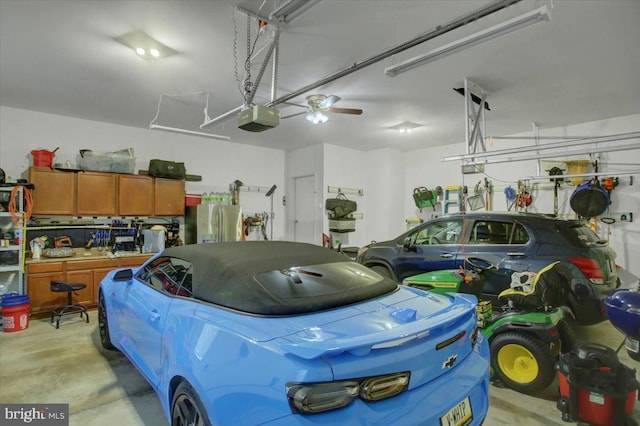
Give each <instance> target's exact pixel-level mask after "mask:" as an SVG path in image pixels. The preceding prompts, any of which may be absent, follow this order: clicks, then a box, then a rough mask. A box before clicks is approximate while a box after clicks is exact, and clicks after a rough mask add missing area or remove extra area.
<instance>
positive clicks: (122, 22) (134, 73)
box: [0, 0, 640, 150]
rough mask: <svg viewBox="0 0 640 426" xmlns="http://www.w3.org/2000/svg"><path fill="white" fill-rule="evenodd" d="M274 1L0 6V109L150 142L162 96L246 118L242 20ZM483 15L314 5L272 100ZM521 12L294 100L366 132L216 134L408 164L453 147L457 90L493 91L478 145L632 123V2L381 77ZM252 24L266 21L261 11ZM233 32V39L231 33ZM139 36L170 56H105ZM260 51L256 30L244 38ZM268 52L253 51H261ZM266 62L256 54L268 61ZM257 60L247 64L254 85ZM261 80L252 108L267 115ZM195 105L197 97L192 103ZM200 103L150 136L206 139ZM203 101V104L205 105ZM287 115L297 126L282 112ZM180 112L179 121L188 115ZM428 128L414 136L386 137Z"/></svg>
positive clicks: (6, 2)
mask: <svg viewBox="0 0 640 426" xmlns="http://www.w3.org/2000/svg"><path fill="white" fill-rule="evenodd" d="M280 3H282V1H275V0H265V1H262V0H252V1H240V2H239V1H230V0H215V1H213V0H212V1H204V0H200V1H197V0H163V1H151V0H149V1H146V0H139V1H95V0H92V1H90V0H84V1H83V0H65V1H63V0H48V1H42V0H20V1H17V0H0V104H2V105H4V106H9V107H15V108H23V109H28V110H35V111H41V112H47V113H51V114H59V115H66V116H72V117H79V118H84V119H88V120H97V121H104V122H108V123H117V124H121V125H126V126H134V127H141V128H148V127H149V124H150V122H151V120H152V119H153V118H154V116H155V115H156V109H157V107H158V101H159V99H160V95H161V94H174V95H186V94H193V93H197V92H202V91H204V92H207V93H208V94H209V108H208V112H209V116H210V117H211V118H213V117H216V116H218V115H219V114H222V113H224V112H227V111H228V110H230V109H233V108H235V107H238V106H240V105H241V104H242V101H243V98H242V95H241V92H240V90H239V85H238V83H237V82H236V79H235V77H234V53H233V52H234V50H233V46H234V33H236V32H237V42H236V43H237V56H238V65H237V69H238V72H239V73H240V78H242V77H243V71H244V67H243V62H244V58H245V52H246V16H245V15H244V14H242V13H240V12H238V11H235V12H234V5H236V4H240V5H242V6H244V7H245V8H247V9H251V10H253V11H257V10H260V13H261V14H262V15H265V16H266V15H268V14H269V13H270V11H272V10H273V9H274V8H275V6H276V5H277V4H280ZM487 3H488V2H485V1H466V0H465V1H454V0H451V1H435V0H430V1H426V0H414V1H405V0H395V1H391V0H387V1H382V0H372V1H367V0H340V1H338V0H324V1H323V2H321V3H320V4H318V5H316V6H314V7H313V8H311V9H310V10H309V11H307V12H306V13H305V14H304V15H303V16H301V17H300V18H298V19H297V20H295V21H294V22H293V23H292V24H290V25H289V26H288V27H287V28H286V29H285V30H284V32H283V33H282V35H281V42H280V55H279V67H278V84H277V96H282V95H285V94H286V93H290V92H292V91H296V90H298V89H300V88H302V87H304V86H307V85H309V84H311V83H314V82H316V81H318V80H320V79H322V78H323V77H326V76H327V75H329V74H331V73H333V72H335V71H338V70H341V69H345V68H346V67H349V66H351V65H352V64H354V63H356V62H360V61H362V60H364V59H368V58H370V57H372V56H374V55H376V54H378V53H381V52H383V51H385V50H387V49H389V48H391V47H394V46H397V45H399V44H401V43H403V42H405V41H407V40H410V39H412V38H414V37H415V36H417V35H419V34H422V33H426V32H428V31H431V30H433V29H434V28H436V27H437V26H438V25H443V24H447V23H448V22H450V21H452V20H454V19H455V18H458V17H461V16H463V15H466V14H468V13H470V12H472V11H474V10H476V9H478V8H480V7H481V6H483V5H485V4H487ZM542 4H545V3H544V2H541V1H533V0H523V1H522V2H520V3H517V4H515V5H512V6H509V7H508V8H506V9H504V10H502V11H500V12H497V13H495V14H493V15H491V16H489V17H486V18H483V19H482V20H480V21H477V22H473V23H471V24H469V25H467V26H465V27H463V28H460V29H458V30H455V31H453V32H451V33H449V34H445V35H443V36H440V37H437V38H435V39H433V40H430V41H428V42H425V43H423V44H421V45H419V46H416V47H413V48H411V49H409V50H407V51H405V52H403V53H401V54H398V55H396V56H395V57H390V58H387V59H384V60H382V61H380V62H378V63H376V64H374V65H371V66H369V67H367V68H365V69H362V70H360V71H357V72H354V73H352V74H350V75H348V76H346V77H343V78H341V79H338V80H336V81H334V82H332V83H330V84H327V85H325V86H323V87H319V88H317V89H315V90H313V91H311V92H309V93H305V94H304V95H301V96H299V97H298V98H296V99H293V100H292V102H295V103H298V104H304V103H305V99H304V98H305V96H306V95H309V94H312V93H324V94H335V95H338V96H340V97H341V98H342V100H341V101H340V102H339V103H338V104H336V105H335V106H336V107H344V108H362V109H364V114H362V115H361V116H353V115H344V114H332V115H331V117H330V121H329V122H327V123H325V124H323V125H313V124H312V123H309V122H308V121H306V120H305V119H304V115H301V116H298V117H294V118H289V119H285V120H282V121H281V123H280V125H279V126H278V127H277V128H275V129H271V130H268V131H265V132H261V133H251V132H246V131H243V130H240V129H238V128H237V124H236V120H235V118H234V119H231V120H229V121H226V122H225V123H224V124H222V125H219V126H216V127H214V128H212V129H210V132H211V133H215V134H220V135H227V136H230V137H231V140H232V141H233V142H234V143H246V144H252V145H260V146H265V147H273V148H278V149H286V150H290V149H295V148H300V147H304V146H308V145H312V144H317V143H330V144H335V145H341V146H345V147H352V148H358V149H364V150H367V149H377V148H383V147H392V148H397V149H401V150H413V149H419V148H425V147H429V146H436V145H444V144H449V143H455V142H462V141H464V138H465V130H464V126H465V119H464V98H463V97H462V96H460V95H459V94H457V93H455V92H454V91H453V90H452V89H453V88H454V87H460V86H461V85H462V83H463V81H464V78H465V77H467V78H469V79H470V80H472V81H474V82H475V83H477V84H478V85H480V86H482V87H483V88H484V89H485V90H486V91H488V92H489V93H490V94H491V96H490V98H489V104H490V107H491V111H490V112H488V113H487V115H486V126H487V134H491V135H508V134H514V133H519V132H527V131H530V130H531V129H532V123H536V124H537V125H538V126H539V127H540V128H541V129H545V128H551V127H557V126H564V125H570V124H575V123H581V122H587V121H594V120H599V119H605V118H610V117H617V116H624V115H630V114H637V113H640V53H639V52H640V50H639V47H638V46H639V45H640V25H639V24H638V22H640V1H638V0H593V1H578V0H576V1H570V0H561V1H555V2H554V3H553V10H552V11H551V20H550V22H546V23H540V24H536V25H534V26H531V27H529V28H526V29H523V30H521V31H519V32H516V33H513V34H510V35H508V36H505V37H502V38H500V39H497V40H493V41H491V42H488V43H486V44H483V45H480V46H476V47H473V48H470V49H468V50H466V51H464V52H460V53H457V54H454V55H451V56H449V57H446V58H443V59H441V60H439V61H437V62H433V63H430V64H427V65H425V66H422V67H419V68H416V69H414V70H412V71H409V72H407V73H405V74H402V75H399V76H397V77H395V78H390V77H388V76H386V75H385V74H384V68H385V67H387V66H389V65H391V64H393V63H397V62H400V61H402V60H404V59H407V58H409V57H412V56H415V55H418V54H420V53H423V52H426V51H429V50H432V49H434V48H436V47H438V46H440V45H442V44H444V43H447V42H449V41H452V40H455V39H458V38H460V37H463V36H465V35H467V34H470V33H472V32H475V31H478V30H480V29H482V28H486V27H488V26H490V25H493V24H495V23H497V22H501V21H503V20H505V19H508V18H511V17H513V16H516V15H519V14H521V13H524V12H527V11H529V10H532V9H533V8H536V7H538V6H540V5H542ZM261 6H262V8H261V9H260V7H261ZM234 20H235V22H236V24H237V31H236V32H234V25H233V23H234ZM135 30H142V31H145V32H146V33H147V34H149V35H151V36H152V37H155V38H156V39H158V40H160V41H161V42H163V43H164V44H166V45H167V46H169V47H171V48H172V49H174V50H176V51H178V52H179V53H178V54H177V55H175V56H172V57H169V58H167V59H164V60H159V61H156V62H147V61H144V60H142V59H140V58H138V57H136V56H135V55H134V54H133V52H132V51H131V50H129V49H127V48H126V47H125V46H123V45H121V44H119V43H118V42H116V41H114V40H113V39H114V38H115V37H118V36H121V35H123V34H125V33H128V32H131V31H135ZM252 36H255V30H254V31H253V32H252ZM265 41H266V38H265V37H261V39H259V40H258V44H257V46H258V48H259V47H260V46H263V45H264V43H265ZM265 51H266V49H265ZM261 59H262V56H259V57H258V58H256V59H255V60H254V61H253V62H252V67H251V69H252V71H251V73H252V76H253V78H255V76H256V75H257V74H258V69H259V67H260V63H261ZM270 92H271V66H269V67H267V72H266V73H265V75H264V77H263V80H262V83H261V84H260V86H259V88H258V92H257V96H256V99H255V101H256V102H257V103H266V102H267V101H269V100H270V96H271V95H270ZM200 98H202V97H200ZM195 99H196V97H190V96H186V97H185V96H182V97H180V98H165V101H166V102H163V105H162V108H161V109H160V119H161V120H160V121H159V124H162V125H166V126H171V127H182V128H189V129H192V130H200V129H199V128H198V125H199V124H201V123H202V122H203V121H204V114H203V105H199V104H198V103H194V102H193V101H194V100H195ZM200 100H202V99H200ZM278 108H279V109H280V110H281V114H282V115H288V114H292V113H295V112H299V111H302V110H301V109H300V108H299V107H296V106H287V105H284V104H281V105H279V106H278ZM185 111H186V113H185ZM403 121H412V122H415V123H418V124H420V125H422V126H423V127H420V128H419V129H416V130H415V131H414V132H413V133H412V134H409V135H400V134H397V133H395V132H393V131H392V130H389V129H388V128H389V127H391V126H395V125H397V124H399V123H400V122H403Z"/></svg>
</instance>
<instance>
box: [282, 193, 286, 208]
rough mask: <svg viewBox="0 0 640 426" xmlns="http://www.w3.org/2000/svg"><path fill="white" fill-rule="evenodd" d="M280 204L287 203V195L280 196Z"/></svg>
mask: <svg viewBox="0 0 640 426" xmlns="http://www.w3.org/2000/svg"><path fill="white" fill-rule="evenodd" d="M282 205H283V206H286V205H287V196H286V195H284V196H282Z"/></svg>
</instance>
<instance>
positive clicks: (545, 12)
mask: <svg viewBox="0 0 640 426" xmlns="http://www.w3.org/2000/svg"><path fill="white" fill-rule="evenodd" d="M549 11H550V9H549V8H548V7H547V6H546V5H545V6H542V7H540V8H538V9H535V10H532V11H531V12H528V13H525V14H523V15H520V16H517V17H515V18H513V19H509V20H507V21H504V22H502V23H500V24H497V25H494V26H492V27H489V28H487V29H484V30H482V31H478V32H477V33H474V34H471V35H469V36H467V37H463V38H461V39H460V40H457V41H454V42H451V43H448V44H445V45H444V46H441V47H439V48H437V49H434V50H432V51H430V52H427V53H425V54H422V55H418V56H414V57H413V58H410V59H407V60H406V61H404V62H400V63H399V64H396V65H392V66H390V67H387V68H385V69H384V73H385V74H387V75H388V76H389V77H395V76H396V75H398V74H402V73H403V72H406V71H409V70H412V69H414V68H416V67H419V66H422V65H425V64H427V63H429V62H433V61H436V60H438V59H441V58H444V57H445V56H449V55H451V54H453V53H456V52H459V51H461V50H464V49H468V48H470V47H472V46H476V45H478V44H481V43H484V42H487V41H489V40H493V39H495V38H498V37H501V36H503V35H506V34H510V33H512V32H514V31H517V30H519V29H521V28H525V27H528V26H529V25H533V24H535V23H538V22H542V21H549V19H550V16H549Z"/></svg>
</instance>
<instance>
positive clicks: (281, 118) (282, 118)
mask: <svg viewBox="0 0 640 426" xmlns="http://www.w3.org/2000/svg"><path fill="white" fill-rule="evenodd" d="M306 113H307V111H302V112H296V113H295V114H291V115H285V116H284V117H280V120H284V119H285V118H291V117H295V116H298V115H302V114H306Z"/></svg>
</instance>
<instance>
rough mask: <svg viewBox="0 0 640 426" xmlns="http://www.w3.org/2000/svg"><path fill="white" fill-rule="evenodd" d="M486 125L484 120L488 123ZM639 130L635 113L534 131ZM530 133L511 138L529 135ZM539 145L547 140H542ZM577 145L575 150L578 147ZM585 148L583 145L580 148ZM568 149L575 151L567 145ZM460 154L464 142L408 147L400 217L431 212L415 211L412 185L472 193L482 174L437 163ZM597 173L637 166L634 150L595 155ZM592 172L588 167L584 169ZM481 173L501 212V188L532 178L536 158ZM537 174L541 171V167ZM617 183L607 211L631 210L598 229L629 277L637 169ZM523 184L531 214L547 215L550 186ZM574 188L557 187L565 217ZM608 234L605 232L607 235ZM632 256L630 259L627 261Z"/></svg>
mask: <svg viewBox="0 0 640 426" xmlns="http://www.w3.org/2000/svg"><path fill="white" fill-rule="evenodd" d="M488 124H489V123H488ZM637 131H640V115H632V116H627V117H618V118H613V119H609V120H602V121H597V122H591V123H585V124H580V125H575V126H566V127H560V128H554V129H546V130H544V131H542V130H541V131H540V136H545V135H549V136H605V135H613V134H619V133H628V132H637ZM531 135H532V134H531V133H526V134H521V135H515V136H531ZM541 143H542V144H544V143H549V141H546V142H545V141H542V142H541ZM631 143H634V144H636V145H637V146H638V147H639V148H640V139H635V140H627V141H617V142H611V143H610V144H611V145H612V146H619V145H622V144H625V145H626V144H631ZM530 145H533V141H531V140H528V141H524V140H519V141H517V140H503V139H496V140H495V141H494V145H493V147H490V148H489V150H498V149H507V148H514V147H525V146H530ZM578 149H579V148H578ZM586 149H587V147H586V146H585V151H586ZM572 150H575V148H574V149H572ZM464 153H465V145H464V143H460V144H454V145H450V146H444V147H437V148H430V149H424V150H419V151H414V152H410V153H407V154H406V155H405V181H406V185H405V189H404V193H405V194H407V196H406V197H405V203H404V205H405V217H412V216H419V217H422V218H424V219H427V218H428V217H429V216H430V215H432V214H433V211H432V210H430V209H424V210H423V212H422V213H419V212H418V209H417V208H416V207H415V204H414V202H413V199H412V198H411V197H410V194H411V193H412V191H413V188H415V187H417V186H427V187H428V188H429V189H433V188H435V187H436V186H438V185H440V186H442V187H444V186H447V185H461V184H464V185H467V187H468V188H469V190H470V191H473V187H474V186H475V184H476V183H477V182H478V181H480V180H482V179H483V178H484V175H482V174H470V175H462V174H461V173H460V168H459V166H460V163H459V162H441V161H440V159H441V158H442V157H447V156H454V155H459V154H464ZM599 158H600V159H599V163H600V168H599V172H601V173H602V175H601V177H606V176H616V175H615V173H612V174H608V172H615V171H619V172H621V171H627V170H640V149H635V150H630V151H620V152H611V153H604V154H599ZM558 159H559V160H565V159H588V156H586V155H583V156H580V157H575V156H572V157H565V158H562V157H560V158H558ZM591 171H592V170H591V169H589V172H591ZM485 173H486V175H487V176H488V177H489V179H490V180H491V181H492V184H493V186H494V194H493V196H492V201H493V206H492V207H493V208H492V210H494V211H506V210H507V208H506V206H507V204H506V199H505V195H504V189H505V187H506V186H509V185H510V186H512V187H513V188H514V189H515V188H517V180H518V178H526V177H529V176H536V175H537V174H538V162H537V161H535V160H530V161H518V162H510V163H501V164H487V165H486V168H485ZM541 174H542V175H547V174H548V173H547V171H546V170H545V168H544V166H543V167H542V168H541ZM619 178H620V184H619V185H618V187H617V188H616V189H615V190H614V191H613V193H612V197H611V200H612V202H611V207H610V211H611V212H616V213H618V212H633V215H634V220H633V222H618V223H616V224H614V225H611V226H610V227H607V226H606V225H605V224H603V223H601V222H599V223H598V233H599V235H600V236H601V237H602V238H604V239H609V240H610V244H611V246H612V247H613V248H614V249H615V250H616V252H617V254H618V258H617V263H618V264H620V265H621V266H623V267H625V268H626V269H628V270H629V271H631V272H632V273H634V274H635V275H640V264H639V263H638V262H637V259H638V258H640V173H638V174H635V175H634V176H633V185H631V184H630V183H631V179H630V177H629V176H620V177H619ZM533 182H534V181H531V183H532V187H530V188H529V191H530V193H531V195H532V197H533V200H534V201H533V203H532V205H531V206H530V207H529V209H528V210H529V211H531V212H539V213H553V185H552V184H551V182H549V181H548V180H546V179H545V180H543V181H537V182H536V183H535V184H533ZM574 190H575V187H574V186H572V185H570V184H568V183H567V184H563V186H562V188H561V189H560V190H559V196H558V200H559V201H558V205H559V213H560V214H561V215H565V216H567V217H574V216H575V214H574V213H573V211H572V210H571V207H570V197H571V194H572V193H573V191H574ZM437 207H438V209H437V213H438V214H440V213H441V208H440V207H441V206H440V205H438V206H437ZM609 232H610V235H608V234H609ZM633 259H636V260H635V261H633Z"/></svg>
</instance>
